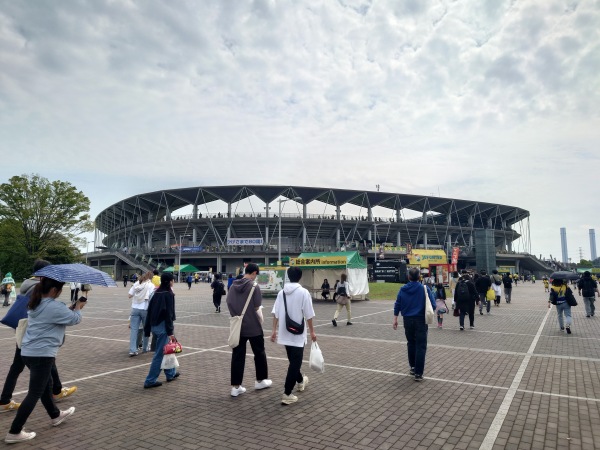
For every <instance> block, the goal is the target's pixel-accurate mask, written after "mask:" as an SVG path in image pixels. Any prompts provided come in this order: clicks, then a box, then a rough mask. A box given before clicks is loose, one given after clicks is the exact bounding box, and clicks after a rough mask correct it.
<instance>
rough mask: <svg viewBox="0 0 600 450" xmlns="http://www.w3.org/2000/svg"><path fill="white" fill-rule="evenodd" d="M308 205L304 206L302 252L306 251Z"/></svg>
mask: <svg viewBox="0 0 600 450" xmlns="http://www.w3.org/2000/svg"><path fill="white" fill-rule="evenodd" d="M306 218H307V213H306V203H304V204H303V205H302V219H303V221H302V251H306Z"/></svg>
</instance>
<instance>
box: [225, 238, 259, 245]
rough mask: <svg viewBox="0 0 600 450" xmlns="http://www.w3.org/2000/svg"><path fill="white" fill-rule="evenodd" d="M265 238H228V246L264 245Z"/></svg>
mask: <svg viewBox="0 0 600 450" xmlns="http://www.w3.org/2000/svg"><path fill="white" fill-rule="evenodd" d="M263 243H264V240H263V238H246V239H238V238H227V245H263Z"/></svg>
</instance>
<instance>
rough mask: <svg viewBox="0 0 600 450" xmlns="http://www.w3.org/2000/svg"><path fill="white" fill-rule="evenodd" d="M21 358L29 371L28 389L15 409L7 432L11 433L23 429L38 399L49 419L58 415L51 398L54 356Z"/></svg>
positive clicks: (58, 412)
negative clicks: (15, 413)
mask: <svg viewBox="0 0 600 450" xmlns="http://www.w3.org/2000/svg"><path fill="white" fill-rule="evenodd" d="M21 358H22V359H23V362H24V363H25V365H26V366H27V367H28V368H29V372H30V375H29V391H28V392H27V396H26V397H25V400H23V402H22V403H21V406H19V409H17V415H16V416H15V419H14V420H13V423H12V425H11V426H10V431H9V433H11V434H19V433H20V432H21V431H22V430H23V426H24V425H25V422H27V419H28V418H29V416H30V415H31V412H32V411H33V408H35V405H36V404H37V402H38V400H40V399H41V400H42V404H43V405H44V408H46V412H47V413H48V415H49V416H50V418H51V419H56V418H57V417H58V416H59V415H60V410H59V409H58V408H57V407H56V405H55V404H54V399H53V398H52V375H51V373H52V366H54V361H55V358H52V357H45V356H21Z"/></svg>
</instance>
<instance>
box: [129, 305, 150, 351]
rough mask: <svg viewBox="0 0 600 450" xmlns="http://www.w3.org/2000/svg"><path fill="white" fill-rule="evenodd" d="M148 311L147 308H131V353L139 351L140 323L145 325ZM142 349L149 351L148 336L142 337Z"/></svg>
mask: <svg viewBox="0 0 600 450" xmlns="http://www.w3.org/2000/svg"><path fill="white" fill-rule="evenodd" d="M147 313H148V311H146V310H145V309H137V308H131V322H130V323H129V325H130V326H131V330H130V333H129V353H135V352H137V349H138V347H137V337H138V330H139V328H140V324H141V325H142V327H143V326H144V323H146V314H147ZM142 351H143V352H146V351H148V338H147V337H146V336H144V337H143V338H142Z"/></svg>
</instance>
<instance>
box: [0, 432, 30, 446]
mask: <svg viewBox="0 0 600 450" xmlns="http://www.w3.org/2000/svg"><path fill="white" fill-rule="evenodd" d="M34 437H35V433H34V432H33V431H31V432H29V433H28V432H27V431H21V432H20V433H19V434H10V433H6V437H5V438H4V442H6V443H7V444H16V443H18V442H24V441H30V440H32V439H33V438H34Z"/></svg>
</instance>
